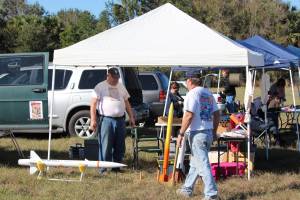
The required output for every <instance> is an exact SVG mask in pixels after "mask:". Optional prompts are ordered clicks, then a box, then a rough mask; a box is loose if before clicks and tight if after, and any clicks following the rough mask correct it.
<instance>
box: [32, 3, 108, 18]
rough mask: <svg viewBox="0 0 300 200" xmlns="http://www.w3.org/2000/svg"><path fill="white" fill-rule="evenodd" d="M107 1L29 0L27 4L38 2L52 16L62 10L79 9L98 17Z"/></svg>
mask: <svg viewBox="0 0 300 200" xmlns="http://www.w3.org/2000/svg"><path fill="white" fill-rule="evenodd" d="M106 1H107V0H27V3H29V4H33V3H35V2H38V3H39V4H40V5H41V6H43V7H44V9H45V11H48V12H49V13H50V14H56V13H57V12H58V11H60V10H62V9H69V8H77V9H79V10H87V11H90V12H91V13H92V14H93V15H95V16H96V17H99V15H100V12H101V11H102V10H104V9H105V2H106Z"/></svg>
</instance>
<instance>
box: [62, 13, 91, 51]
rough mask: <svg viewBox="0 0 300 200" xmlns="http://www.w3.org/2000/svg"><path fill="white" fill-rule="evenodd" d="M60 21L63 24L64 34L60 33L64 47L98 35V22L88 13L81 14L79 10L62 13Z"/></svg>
mask: <svg viewBox="0 0 300 200" xmlns="http://www.w3.org/2000/svg"><path fill="white" fill-rule="evenodd" d="M58 19H59V22H60V23H61V24H62V32H61V33H60V42H61V45H62V47H65V46H69V45H72V44H74V43H76V42H78V41H81V40H83V39H86V38H88V37H90V36H92V35H94V34H96V23H97V22H96V20H95V17H94V16H93V15H92V14H91V13H90V12H88V11H83V12H81V11H79V10H77V9H75V10H73V9H70V10H66V11H60V12H59V13H58Z"/></svg>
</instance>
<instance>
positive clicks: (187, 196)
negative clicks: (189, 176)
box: [176, 189, 193, 198]
mask: <svg viewBox="0 0 300 200" xmlns="http://www.w3.org/2000/svg"><path fill="white" fill-rule="evenodd" d="M176 194H177V195H180V196H183V197H186V198H190V197H192V195H193V194H192V193H189V192H187V191H185V190H183V189H177V190H176Z"/></svg>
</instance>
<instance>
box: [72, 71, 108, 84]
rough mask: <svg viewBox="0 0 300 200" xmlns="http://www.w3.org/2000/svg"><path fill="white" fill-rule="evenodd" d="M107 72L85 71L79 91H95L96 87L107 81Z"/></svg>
mask: <svg viewBox="0 0 300 200" xmlns="http://www.w3.org/2000/svg"><path fill="white" fill-rule="evenodd" d="M106 74H107V70H106V69H101V70H99V69H98V70H84V71H83V73H82V75H81V78H80V81H79V85H78V88H79V89H94V88H95V86H96V85H97V84H98V83H100V82H101V81H104V80H105V79H106Z"/></svg>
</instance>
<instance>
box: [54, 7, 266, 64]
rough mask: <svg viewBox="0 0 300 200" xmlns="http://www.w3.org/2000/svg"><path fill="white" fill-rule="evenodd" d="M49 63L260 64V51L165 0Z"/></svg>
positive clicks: (63, 51) (61, 52) (60, 53)
mask: <svg viewBox="0 0 300 200" xmlns="http://www.w3.org/2000/svg"><path fill="white" fill-rule="evenodd" d="M53 63H54V64H56V65H76V66H107V65H121V66H137V65H144V66H145V65H148V66H149V65H157V66H178V65H181V66H209V67H214V66H224V67H226V66H229V67H239V66H263V65H264V60H263V56H262V55H261V54H259V53H255V52H253V51H251V50H249V49H247V48H245V47H242V46H241V45H239V44H237V43H236V42H234V41H233V40H231V39H229V38H227V37H225V36H223V35H222V34H220V33H218V32H216V31H214V30H212V29H210V28H209V27H207V26H206V25H204V24H202V23H200V22H199V21H197V20H195V19H194V18H192V17H190V16H189V15H187V14H186V13H184V12H182V11H181V10H179V9H177V8H176V7H174V6H173V5H171V4H169V3H167V4H165V5H163V6H161V7H159V8H157V9H154V10H152V11H150V12H148V13H146V14H144V15H142V16H140V17H136V18H135V19H132V20H130V21H128V22H126V23H123V24H121V25H119V26H116V27H114V28H111V29H109V30H107V31H104V32H102V33H99V34H97V35H95V36H93V37H90V38H88V39H85V40H83V41H81V42H78V43H76V44H74V45H72V46H69V47H66V48H63V49H59V50H55V51H54V59H53Z"/></svg>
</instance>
